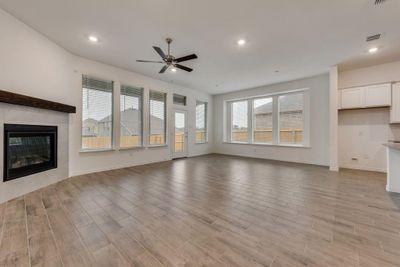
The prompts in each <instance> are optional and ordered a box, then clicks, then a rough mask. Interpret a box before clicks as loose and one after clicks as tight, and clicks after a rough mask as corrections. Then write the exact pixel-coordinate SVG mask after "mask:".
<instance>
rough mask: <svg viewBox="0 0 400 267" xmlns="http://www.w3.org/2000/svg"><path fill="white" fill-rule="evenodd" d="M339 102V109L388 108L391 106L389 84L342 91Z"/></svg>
mask: <svg viewBox="0 0 400 267" xmlns="http://www.w3.org/2000/svg"><path fill="white" fill-rule="evenodd" d="M340 102H341V105H340V109H358V108H372V107H389V106H391V104H392V90H391V84H390V83H386V84H377V85H369V86H363V87H354V88H348V89H342V90H341V92H340Z"/></svg>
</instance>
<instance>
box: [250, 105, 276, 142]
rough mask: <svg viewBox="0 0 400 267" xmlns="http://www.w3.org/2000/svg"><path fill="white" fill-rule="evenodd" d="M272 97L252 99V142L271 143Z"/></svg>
mask: <svg viewBox="0 0 400 267" xmlns="http://www.w3.org/2000/svg"><path fill="white" fill-rule="evenodd" d="M272 104H273V99H272V97H266V98H259V99H255V100H254V104H253V107H254V109H253V114H254V122H253V125H254V133H253V134H254V135H253V140H254V143H261V144H262V143H269V144H270V143H272V141H273V139H272Z"/></svg>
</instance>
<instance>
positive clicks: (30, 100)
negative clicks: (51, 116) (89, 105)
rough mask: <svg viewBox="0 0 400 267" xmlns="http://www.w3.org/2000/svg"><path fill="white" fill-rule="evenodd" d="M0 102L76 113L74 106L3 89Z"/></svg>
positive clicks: (0, 91) (0, 92)
mask: <svg viewBox="0 0 400 267" xmlns="http://www.w3.org/2000/svg"><path fill="white" fill-rule="evenodd" d="M0 102H4V103H8V104H13V105H20V106H27V107H34V108H40V109H48V110H54V111H59V112H64V113H76V107H74V106H70V105H66V104H61V103H58V102H53V101H48V100H44V99H40V98H36V97H30V96H26V95H20V94H16V93H11V92H7V91H3V90H0Z"/></svg>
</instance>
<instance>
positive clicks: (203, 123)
mask: <svg viewBox="0 0 400 267" xmlns="http://www.w3.org/2000/svg"><path fill="white" fill-rule="evenodd" d="M206 142H207V103H205V102H201V101H197V102H196V144H204V143H206Z"/></svg>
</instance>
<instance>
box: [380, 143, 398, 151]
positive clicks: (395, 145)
mask: <svg viewBox="0 0 400 267" xmlns="http://www.w3.org/2000/svg"><path fill="white" fill-rule="evenodd" d="M383 145H384V146H386V147H389V148H393V149H397V150H400V143H384V144H383Z"/></svg>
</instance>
